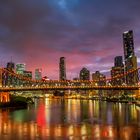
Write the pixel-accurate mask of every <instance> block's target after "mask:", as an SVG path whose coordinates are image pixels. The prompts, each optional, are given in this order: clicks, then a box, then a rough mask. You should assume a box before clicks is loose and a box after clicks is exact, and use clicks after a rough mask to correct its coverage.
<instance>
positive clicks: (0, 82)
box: [0, 68, 2, 87]
mask: <svg viewBox="0 0 140 140" xmlns="http://www.w3.org/2000/svg"><path fill="white" fill-rule="evenodd" d="M0 87H2V69H1V68H0Z"/></svg>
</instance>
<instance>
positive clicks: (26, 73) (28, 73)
mask: <svg viewBox="0 0 140 140" xmlns="http://www.w3.org/2000/svg"><path fill="white" fill-rule="evenodd" d="M23 76H24V77H27V78H30V79H32V71H23Z"/></svg>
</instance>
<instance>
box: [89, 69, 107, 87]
mask: <svg viewBox="0 0 140 140" xmlns="http://www.w3.org/2000/svg"><path fill="white" fill-rule="evenodd" d="M92 80H93V81H94V85H95V86H105V85H106V76H105V75H104V74H102V73H100V72H99V71H96V72H95V73H92Z"/></svg>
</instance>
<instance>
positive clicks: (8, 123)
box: [0, 98, 140, 140]
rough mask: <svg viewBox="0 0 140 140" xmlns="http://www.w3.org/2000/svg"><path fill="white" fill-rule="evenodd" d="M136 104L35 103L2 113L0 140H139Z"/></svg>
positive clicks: (139, 112)
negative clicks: (26, 107) (25, 107)
mask: <svg viewBox="0 0 140 140" xmlns="http://www.w3.org/2000/svg"><path fill="white" fill-rule="evenodd" d="M137 139H140V110H139V109H137V108H136V106H135V105H134V104H131V105H130V104H125V103H108V102H102V101H94V100H78V99H65V100H64V99H48V98H40V99H35V104H34V105H33V106H29V107H28V109H0V140H137Z"/></svg>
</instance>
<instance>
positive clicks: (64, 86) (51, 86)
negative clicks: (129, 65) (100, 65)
mask: <svg viewBox="0 0 140 140" xmlns="http://www.w3.org/2000/svg"><path fill="white" fill-rule="evenodd" d="M139 71H140V68H137V69H132V70H130V71H127V72H125V73H122V74H117V75H116V76H114V77H110V78H99V79H98V80H63V81H60V80H34V79H30V78H28V77H24V76H23V75H19V74H16V73H15V72H12V71H9V70H7V69H5V68H0V91H25V90H75V89H81V90H91V89H94V90H99V89H102V90H109V89H114V90H138V89H139V88H140V80H139V79H140V78H139V77H140V74H139Z"/></svg>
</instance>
